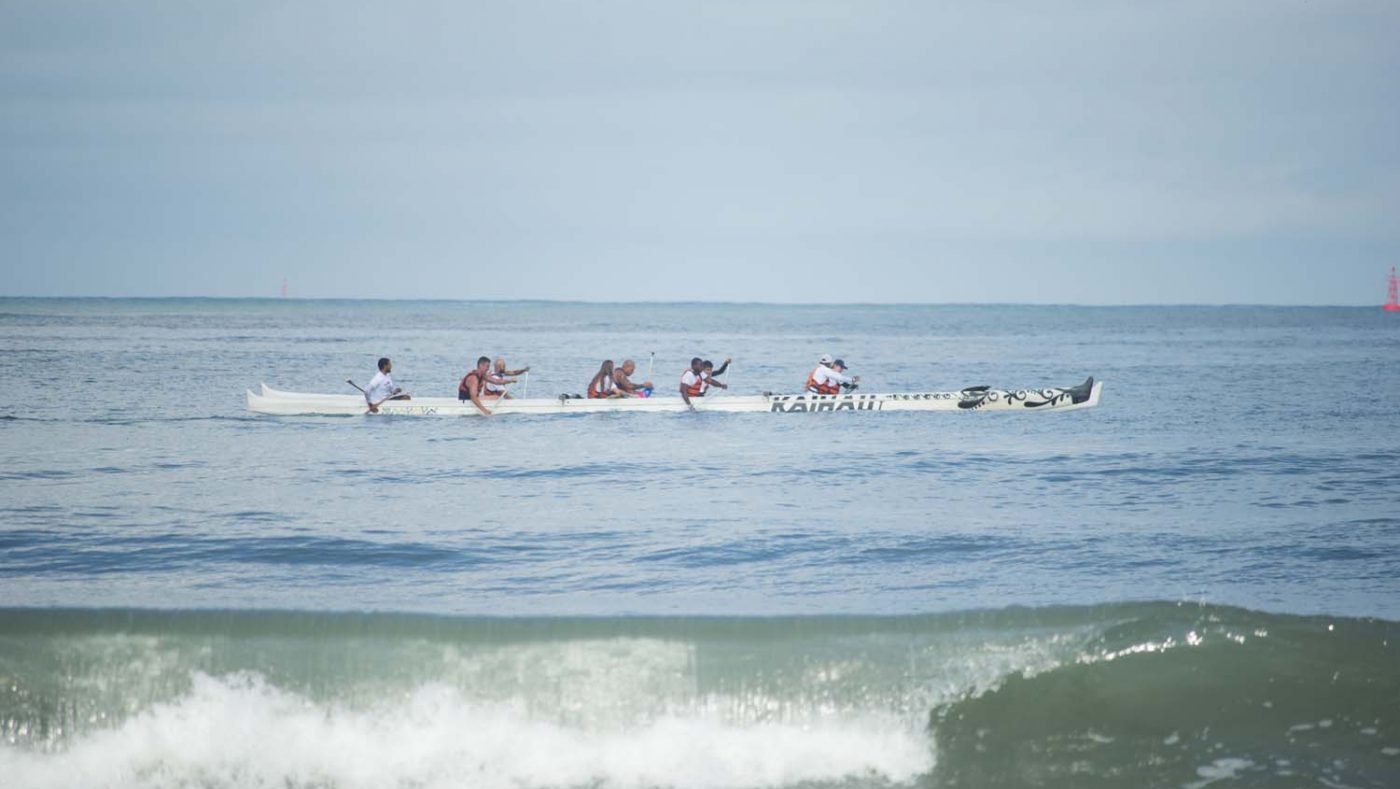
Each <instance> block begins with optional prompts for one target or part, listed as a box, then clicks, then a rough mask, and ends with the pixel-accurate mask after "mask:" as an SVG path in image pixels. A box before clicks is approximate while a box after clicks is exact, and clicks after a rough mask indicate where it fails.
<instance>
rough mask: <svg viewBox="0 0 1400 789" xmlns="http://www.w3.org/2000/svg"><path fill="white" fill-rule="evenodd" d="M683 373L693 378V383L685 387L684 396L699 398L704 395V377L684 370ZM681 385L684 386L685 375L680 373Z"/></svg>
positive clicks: (692, 371)
mask: <svg viewBox="0 0 1400 789" xmlns="http://www.w3.org/2000/svg"><path fill="white" fill-rule="evenodd" d="M685 372H686V373H690V374H691V375H694V376H695V383H693V384H691V385H690V386H686V387H685V393H686V395H688V396H690V397H700V396H701V395H703V394H705V376H704V375H702V374H700V373H697V372H695V371H694V370H686V371H685ZM681 385H682V386H685V373H681Z"/></svg>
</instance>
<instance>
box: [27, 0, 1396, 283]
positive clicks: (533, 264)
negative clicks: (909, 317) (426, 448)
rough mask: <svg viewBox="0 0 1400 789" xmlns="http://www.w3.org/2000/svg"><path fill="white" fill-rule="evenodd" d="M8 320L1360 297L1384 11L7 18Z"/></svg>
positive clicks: (467, 6) (1268, 8)
mask: <svg viewBox="0 0 1400 789" xmlns="http://www.w3.org/2000/svg"><path fill="white" fill-rule="evenodd" d="M0 245H3V246H0V266H3V272H0V273H3V281H0V295H151V296H166V295H209V296H255V295H276V293H277V291H278V289H279V287H280V285H281V281H282V278H283V277H284V276H285V277H287V279H288V280H289V286H290V290H291V293H292V295H294V296H307V297H331V296H351V297H355V296H358V297H386V298H415V297H432V298H464V299H472V298H547V299H585V300H624V301H631V300H726V301H776V302H792V301H796V302H811V301H827V302H843V301H858V302H965V301H973V302H985V301H993V302H1060V303H1089V304H1093V303H1151V302H1171V303H1182V302H1191V303H1221V302H1250V303H1293V304H1376V303H1379V302H1380V301H1382V300H1383V298H1384V291H1385V275H1386V274H1387V273H1388V271H1389V267H1390V266H1391V265H1393V264H1397V263H1400V2H1394V0H1386V1H1378V2H1346V1H1341V2H1332V1H1330V0H1329V1H1328V2H1321V1H1319V0H1312V1H1311V2H1294V1H1293V0H1253V1H1251V0H1242V1H1240V2H1231V1H1230V0H1211V1H1210V2H1171V3H1166V2H1139V3H1133V2H1124V0H1112V1H1111V2H1093V1H1092V0H1073V2H1053V1H1051V2H1046V1H1037V2H1013V1H1011V0H1007V1H1005V2H983V1H981V0H965V1H964V2H958V3H942V2H932V1H931V0H919V1H917V2H876V1H870V2H849V3H831V2H812V1H811V0H803V1H802V2H761V1H755V0H743V1H736V2H723V1H722V0H705V2H699V1H695V2H666V1H665V0H639V2H608V1H606V0H604V1H602V2H562V1H561V2H520V1H519V0H510V2H470V1H468V2H443V3H405V2H393V3H389V2H377V3H368V2H354V1H353V0H352V1H351V2H345V1H344V0H337V1H336V2H322V3H311V2H286V1H279V2H251V1H244V2H198V3H191V2H177V1H176V0H170V1H169V2H139V1H138V2H109V1H107V0H103V1H100V2H90V3H75V2H66V1H64V0H44V2H18V1H17V0H0Z"/></svg>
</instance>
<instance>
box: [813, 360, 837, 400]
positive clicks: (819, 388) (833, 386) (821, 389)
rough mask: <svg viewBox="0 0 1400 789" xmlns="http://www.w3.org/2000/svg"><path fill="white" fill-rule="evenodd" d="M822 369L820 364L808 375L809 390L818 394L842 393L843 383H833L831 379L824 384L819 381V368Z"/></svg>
mask: <svg viewBox="0 0 1400 789" xmlns="http://www.w3.org/2000/svg"><path fill="white" fill-rule="evenodd" d="M820 369H822V368H821V365H818V366H817V367H816V369H814V370H812V374H811V375H809V376H807V391H809V392H816V393H817V394H840V393H841V384H838V383H832V382H831V381H827V382H826V383H824V384H819V383H817V370H820Z"/></svg>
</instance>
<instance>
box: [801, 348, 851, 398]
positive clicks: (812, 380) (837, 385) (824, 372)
mask: <svg viewBox="0 0 1400 789" xmlns="http://www.w3.org/2000/svg"><path fill="white" fill-rule="evenodd" d="M858 383H860V376H859V375H846V363H845V362H843V361H842V360H840V359H833V358H831V354H829V353H827V354H822V358H821V361H820V363H818V364H817V369H815V370H813V371H812V373H811V375H808V376H807V391H808V392H809V393H810V394H824V395H829V394H840V393H841V387H842V386H851V387H854V386H855V385H856V384H858Z"/></svg>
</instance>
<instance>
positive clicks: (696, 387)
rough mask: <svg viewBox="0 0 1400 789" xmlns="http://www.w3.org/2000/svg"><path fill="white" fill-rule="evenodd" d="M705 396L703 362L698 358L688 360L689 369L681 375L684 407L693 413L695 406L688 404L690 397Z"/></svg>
mask: <svg viewBox="0 0 1400 789" xmlns="http://www.w3.org/2000/svg"><path fill="white" fill-rule="evenodd" d="M704 396H705V360H704V359H701V358H700V357H699V356H697V357H695V358H694V359H691V360H690V369H688V370H686V371H685V372H684V373H681V399H682V400H684V401H685V405H686V407H687V408H689V409H690V410H692V411H694V410H695V406H693V405H691V404H690V398H692V397H704Z"/></svg>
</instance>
